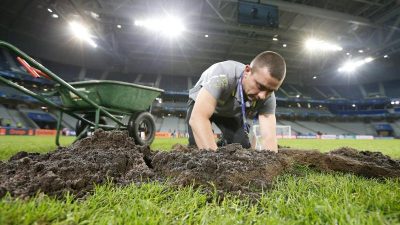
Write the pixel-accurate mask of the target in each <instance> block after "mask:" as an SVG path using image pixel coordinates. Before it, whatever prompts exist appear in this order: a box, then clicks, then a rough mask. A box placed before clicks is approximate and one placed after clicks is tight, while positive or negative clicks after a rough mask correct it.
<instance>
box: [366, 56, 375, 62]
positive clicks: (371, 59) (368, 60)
mask: <svg viewBox="0 0 400 225" xmlns="http://www.w3.org/2000/svg"><path fill="white" fill-rule="evenodd" d="M373 60H374V59H373V58H372V57H367V58H365V59H364V62H366V63H369V62H372V61H373Z"/></svg>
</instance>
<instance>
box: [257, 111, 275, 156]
mask: <svg viewBox="0 0 400 225" xmlns="http://www.w3.org/2000/svg"><path fill="white" fill-rule="evenodd" d="M258 120H259V121H260V131H261V137H262V140H263V143H262V146H263V148H264V149H267V150H271V151H274V152H278V140H277V139H276V117H275V115H274V114H260V115H259V116H258Z"/></svg>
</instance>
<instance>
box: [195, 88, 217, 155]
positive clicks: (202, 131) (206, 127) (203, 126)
mask: <svg viewBox="0 0 400 225" xmlns="http://www.w3.org/2000/svg"><path fill="white" fill-rule="evenodd" d="M216 105H217V100H216V99H215V98H214V97H213V96H212V95H211V94H210V93H209V92H208V91H207V90H206V89H205V88H201V90H200V91H199V94H198V95H197V98H196V101H195V103H194V106H193V110H192V115H191V116H190V119H189V124H190V126H191V128H192V131H193V136H194V139H195V141H196V145H197V147H198V148H199V149H212V150H216V149H217V144H216V143H215V140H214V134H213V132H212V128H211V122H210V117H211V116H212V114H213V113H214V110H215V106H216Z"/></svg>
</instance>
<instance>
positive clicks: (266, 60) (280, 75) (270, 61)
mask: <svg viewBox="0 0 400 225" xmlns="http://www.w3.org/2000/svg"><path fill="white" fill-rule="evenodd" d="M250 66H251V68H252V69H254V70H258V69H259V68H262V67H268V69H269V72H270V73H271V76H272V77H274V78H276V79H277V80H279V81H281V80H283V79H285V76H286V62H285V59H283V57H282V56H281V55H279V54H278V53H276V52H272V51H265V52H261V53H260V54H258V55H257V56H256V57H255V58H254V59H253V60H252V61H251V63H250Z"/></svg>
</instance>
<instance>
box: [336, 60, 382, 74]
mask: <svg viewBox="0 0 400 225" xmlns="http://www.w3.org/2000/svg"><path fill="white" fill-rule="evenodd" d="M373 60H374V58H372V57H367V58H365V59H363V60H357V61H347V62H346V63H344V64H343V65H342V66H341V67H340V68H339V69H338V71H339V72H348V73H351V72H354V71H355V70H356V69H357V68H359V67H360V66H362V65H364V64H366V63H369V62H372V61H373Z"/></svg>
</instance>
